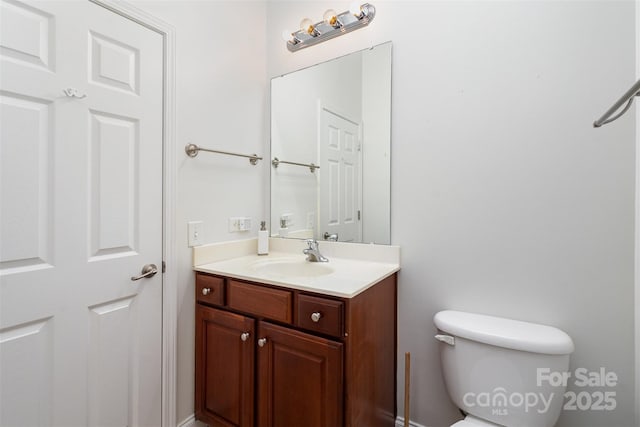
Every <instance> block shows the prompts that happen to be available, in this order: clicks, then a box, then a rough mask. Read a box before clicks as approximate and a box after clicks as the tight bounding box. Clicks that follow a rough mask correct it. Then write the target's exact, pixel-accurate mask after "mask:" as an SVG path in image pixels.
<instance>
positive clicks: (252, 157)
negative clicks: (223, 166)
mask: <svg viewBox="0 0 640 427" xmlns="http://www.w3.org/2000/svg"><path fill="white" fill-rule="evenodd" d="M184 151H185V153H187V155H188V156H189V157H195V156H197V155H198V152H199V151H206V152H209V153H218V154H226V155H227V156H236V157H245V158H247V159H249V163H251V164H252V165H255V164H256V163H258V160H262V157H258V155H257V154H238V153H231V152H229V151H220V150H210V149H208V148H202V147H198V146H197V145H196V144H187V145H185V147H184Z"/></svg>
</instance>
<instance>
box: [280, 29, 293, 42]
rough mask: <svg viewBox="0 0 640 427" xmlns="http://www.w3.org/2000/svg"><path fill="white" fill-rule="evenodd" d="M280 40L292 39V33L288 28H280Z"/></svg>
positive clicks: (289, 40) (290, 40) (287, 40)
mask: <svg viewBox="0 0 640 427" xmlns="http://www.w3.org/2000/svg"><path fill="white" fill-rule="evenodd" d="M282 40H284V41H286V42H292V41H293V33H292V32H291V31H289V30H282Z"/></svg>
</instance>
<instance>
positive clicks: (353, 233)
mask: <svg viewBox="0 0 640 427" xmlns="http://www.w3.org/2000/svg"><path fill="white" fill-rule="evenodd" d="M319 114H320V118H319V125H320V133H319V138H320V141H319V147H320V148H319V151H320V171H321V173H322V179H320V192H319V200H318V206H319V212H320V218H319V223H320V233H319V235H320V236H324V235H325V233H328V234H336V235H337V236H338V240H339V241H341V242H353V241H356V242H359V241H361V237H362V221H361V219H360V217H359V214H358V213H359V212H360V211H361V209H362V208H361V205H362V201H361V195H360V194H361V187H362V184H361V182H362V177H361V173H362V172H361V168H360V163H361V161H360V159H361V155H360V153H361V147H360V138H359V125H358V124H357V123H355V122H353V121H352V120H349V119H346V118H344V117H342V116H340V115H339V114H336V113H334V112H332V111H330V110H328V109H326V108H321V109H320V112H319Z"/></svg>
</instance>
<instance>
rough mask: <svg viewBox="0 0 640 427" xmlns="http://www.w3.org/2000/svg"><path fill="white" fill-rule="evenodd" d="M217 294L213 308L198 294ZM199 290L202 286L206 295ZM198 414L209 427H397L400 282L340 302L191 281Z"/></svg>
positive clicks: (209, 278) (210, 278)
mask: <svg viewBox="0 0 640 427" xmlns="http://www.w3.org/2000/svg"><path fill="white" fill-rule="evenodd" d="M212 283H213V284H222V286H220V287H218V288H217V289H216V290H217V292H218V295H222V296H223V298H222V299H221V300H217V299H216V300H215V302H213V303H212V302H211V300H212V299H211V297H210V295H211V294H210V292H206V291H205V293H206V294H207V295H204V294H203V289H205V288H207V287H209V285H211V284H212ZM203 284H204V285H203ZM196 302H197V304H196V349H195V350H196V361H195V362H196V370H195V375H196V377H195V383H196V392H195V406H196V408H195V414H196V418H197V419H198V420H201V421H203V422H205V423H208V424H209V425H211V426H224V427H229V426H240V427H251V426H254V425H255V426H257V427H297V426H304V427H340V426H345V427H362V426H366V427H376V426H393V425H394V424H395V414H396V397H395V396H396V382H395V375H396V275H395V274H394V275H392V276H390V277H388V278H386V279H384V280H382V281H380V282H379V283H377V284H375V285H373V286H372V287H370V288H368V289H367V290H365V291H363V292H362V293H360V294H358V295H357V296H355V297H353V298H337V297H333V296H326V295H322V294H316V293H310V292H306V291H304V292H303V291H297V290H292V289H287V288H281V287H276V286H270V285H263V284H260V283H252V282H246V281H241V280H237V279H232V278H224V277H221V276H214V275H209V274H205V273H196Z"/></svg>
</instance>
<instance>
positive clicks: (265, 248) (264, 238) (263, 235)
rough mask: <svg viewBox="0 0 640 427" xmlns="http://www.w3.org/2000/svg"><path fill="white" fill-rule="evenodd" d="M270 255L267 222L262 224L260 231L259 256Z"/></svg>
mask: <svg viewBox="0 0 640 427" xmlns="http://www.w3.org/2000/svg"><path fill="white" fill-rule="evenodd" d="M268 254H269V232H268V231H267V224H266V222H265V221H261V222H260V231H258V255H268Z"/></svg>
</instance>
